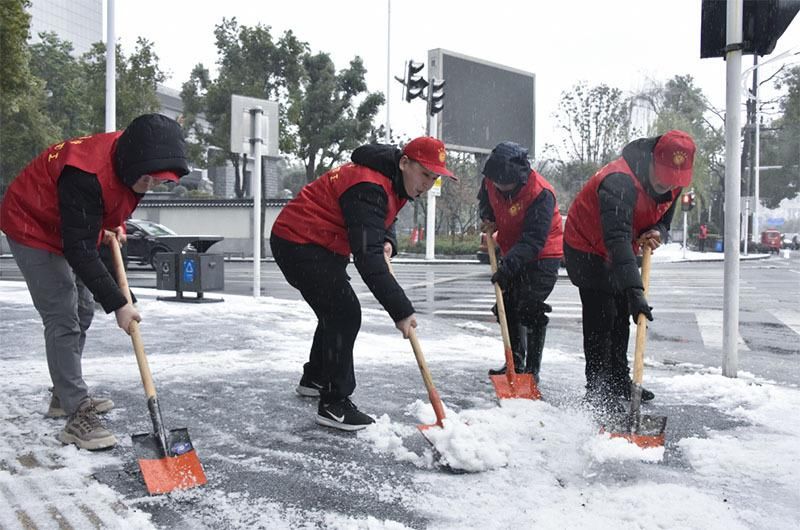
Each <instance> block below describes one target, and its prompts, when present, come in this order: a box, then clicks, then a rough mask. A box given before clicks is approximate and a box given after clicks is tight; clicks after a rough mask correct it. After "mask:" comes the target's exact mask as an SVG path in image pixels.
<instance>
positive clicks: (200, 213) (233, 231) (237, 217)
mask: <svg viewBox="0 0 800 530" xmlns="http://www.w3.org/2000/svg"><path fill="white" fill-rule="evenodd" d="M281 207H282V206H267V207H266V208H265V209H264V212H265V214H266V219H265V222H264V239H265V240H266V241H267V245H266V255H267V256H271V255H272V253H271V251H270V249H269V244H268V242H269V236H270V233H271V231H272V224H273V223H274V222H275V218H276V217H277V216H278V213H280V211H281ZM132 217H133V218H135V219H147V220H150V221H154V222H156V223H161V224H163V225H164V226H167V227H169V228H171V229H172V230H174V231H175V232H177V233H178V234H186V235H220V236H223V237H224V238H225V240H224V241H220V242H219V243H217V244H215V245H214V246H213V247H211V249H210V250H209V252H212V253H225V252H231V253H242V254H243V255H244V256H252V255H253V210H252V208H251V207H250V206H180V205H175V206H164V205H163V203H162V204H160V205H158V206H148V205H147V204H146V203H142V204H140V205H139V207H138V208H136V210H135V211H134V212H133V216H132Z"/></svg>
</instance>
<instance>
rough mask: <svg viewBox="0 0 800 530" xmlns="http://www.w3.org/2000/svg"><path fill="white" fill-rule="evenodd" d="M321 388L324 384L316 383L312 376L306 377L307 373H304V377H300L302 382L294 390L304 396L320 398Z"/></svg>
mask: <svg viewBox="0 0 800 530" xmlns="http://www.w3.org/2000/svg"><path fill="white" fill-rule="evenodd" d="M320 388H322V385H320V384H319V383H315V382H314V381H312V380H311V379H310V378H308V377H306V374H303V377H301V378H300V383H299V384H298V385H297V387H295V389H294V391H295V392H297V393H298V394H300V395H301V396H303V397H315V398H318V397H319V389H320Z"/></svg>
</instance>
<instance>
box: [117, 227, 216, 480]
mask: <svg viewBox="0 0 800 530" xmlns="http://www.w3.org/2000/svg"><path fill="white" fill-rule="evenodd" d="M109 246H110V247H111V254H112V255H113V258H114V268H115V273H116V276H117V282H118V283H119V288H120V290H121V291H122V293H123V294H124V295H125V298H126V299H127V300H128V303H131V294H130V293H131V291H130V288H129V287H128V277H127V275H126V274H125V266H124V265H123V263H122V252H120V248H119V245H118V244H117V242H116V240H114V241H113V242H111V243H110V244H109ZM128 331H129V332H130V335H131V341H132V342H133V350H134V352H135V353H136V363H137V364H138V365H139V373H140V375H141V376H142V383H143V384H144V392H145V395H146V396H147V408H148V409H149V411H150V419H151V421H152V422H153V433H152V434H150V433H145V434H134V435H132V436H131V440H133V448H134V452H135V453H136V457H137V459H138V460H139V468H140V469H141V470H142V477H143V478H144V482H145V485H146V486H147V491H148V492H149V493H150V494H151V495H152V494H156V493H169V492H170V491H172V490H175V489H188V488H192V487H195V486H200V485H202V484H205V483H206V475H205V473H204V472H203V467H202V465H201V464H200V460H199V459H198V458H197V453H196V452H195V450H194V446H193V445H192V441H191V439H190V438H189V431H188V430H187V429H171V430H170V431H169V432H167V429H166V427H165V426H164V421H163V420H162V419H161V408H160V407H159V404H158V398H157V397H156V387H155V385H154V384H153V376H152V375H151V373H150V365H149V364H148V363H147V356H146V355H145V353H144V343H143V342H142V335H141V333H140V332H139V323H138V322H136V321H133V322H131V325H130V328H129V329H128Z"/></svg>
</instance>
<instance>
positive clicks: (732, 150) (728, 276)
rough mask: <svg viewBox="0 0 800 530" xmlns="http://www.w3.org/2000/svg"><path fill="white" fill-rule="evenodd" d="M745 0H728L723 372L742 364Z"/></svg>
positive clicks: (733, 372)
mask: <svg viewBox="0 0 800 530" xmlns="http://www.w3.org/2000/svg"><path fill="white" fill-rule="evenodd" d="M743 6H744V1H743V0H728V5H727V17H726V25H727V27H726V39H725V42H726V44H727V46H726V54H725V71H726V80H725V237H724V244H725V272H724V294H723V309H722V374H723V375H725V376H726V377H736V372H737V370H738V365H739V352H738V343H737V340H738V336H739V206H740V204H739V202H740V200H741V189H740V188H741V167H740V165H739V159H740V156H741V143H740V129H741V121H742V120H741V104H742V96H741V93H742V91H741V81H740V79H741V75H742V12H743Z"/></svg>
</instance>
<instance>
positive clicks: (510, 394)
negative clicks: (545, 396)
mask: <svg viewBox="0 0 800 530" xmlns="http://www.w3.org/2000/svg"><path fill="white" fill-rule="evenodd" d="M489 379H491V380H492V384H493V385H494V391H495V394H497V397H498V398H500V399H515V398H518V399H542V393H541V392H539V388H538V387H537V386H536V381H535V380H534V379H533V374H515V373H506V374H504V375H490V376H489Z"/></svg>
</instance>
